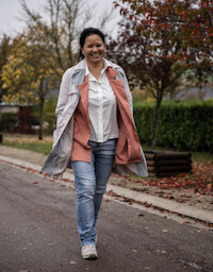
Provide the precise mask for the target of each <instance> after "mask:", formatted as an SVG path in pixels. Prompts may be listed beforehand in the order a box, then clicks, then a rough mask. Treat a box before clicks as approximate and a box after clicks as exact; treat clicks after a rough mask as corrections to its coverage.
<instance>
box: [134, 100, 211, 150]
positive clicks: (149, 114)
mask: <svg viewBox="0 0 213 272" xmlns="http://www.w3.org/2000/svg"><path fill="white" fill-rule="evenodd" d="M154 113H155V103H154V102H149V103H148V102H144V103H136V104H134V118H135V124H136V127H137V130H138V133H139V138H140V141H141V142H142V143H146V144H149V145H150V144H151V140H152V129H153V122H154ZM157 145H159V146H164V147H168V148H173V149H176V150H182V151H188V150H190V151H209V152H212V151H213V100H207V101H181V102H174V101H165V102H163V103H162V106H161V112H160V122H159V129H158V136H157Z"/></svg>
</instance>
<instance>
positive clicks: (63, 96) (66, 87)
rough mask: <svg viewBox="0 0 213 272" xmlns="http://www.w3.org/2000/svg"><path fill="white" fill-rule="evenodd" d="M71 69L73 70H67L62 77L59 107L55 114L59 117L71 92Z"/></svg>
mask: <svg viewBox="0 0 213 272" xmlns="http://www.w3.org/2000/svg"><path fill="white" fill-rule="evenodd" d="M71 69H72V68H69V69H67V70H66V71H65V73H64V74H63V77H62V81H61V85H60V90H59V95H58V101H57V106H56V109H55V113H56V115H57V116H59V115H60V114H61V113H62V112H63V109H64V107H65V105H66V103H67V99H68V95H69V92H71V76H70V75H71Z"/></svg>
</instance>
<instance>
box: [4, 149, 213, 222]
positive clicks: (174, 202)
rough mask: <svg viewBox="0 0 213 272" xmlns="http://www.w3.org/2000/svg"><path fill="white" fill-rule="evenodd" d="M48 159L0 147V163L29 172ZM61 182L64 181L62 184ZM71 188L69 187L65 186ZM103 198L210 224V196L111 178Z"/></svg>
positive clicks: (212, 202) (68, 173)
mask: <svg viewBox="0 0 213 272" xmlns="http://www.w3.org/2000/svg"><path fill="white" fill-rule="evenodd" d="M46 157H47V156H45V155H43V154H41V153H37V152H32V151H29V150H22V149H16V148H12V147H6V146H2V145H0V160H2V161H4V162H6V163H12V164H13V165H15V166H19V167H20V166H21V167H23V168H26V169H27V168H28V169H32V170H36V171H37V172H39V171H40V169H41V165H43V163H44V161H45V159H46ZM65 179H66V182H64V184H65V186H67V185H68V184H69V183H72V185H73V181H74V175H73V172H72V170H70V169H68V170H67V171H66V173H65V174H64V180H65ZM61 182H63V180H62V181H61ZM68 186H70V185H68ZM106 196H109V197H110V196H113V197H115V198H117V199H119V198H120V199H122V201H124V202H127V203H129V204H132V203H136V204H139V205H143V206H145V207H147V208H154V209H158V210H161V211H168V212H169V213H175V214H178V215H181V216H185V217H187V218H192V219H196V220H199V221H202V222H208V223H211V224H213V196H212V195H200V194H196V193H194V192H193V191H191V190H187V189H184V190H183V189H181V190H180V189H179V190H176V189H160V188H158V187H154V186H144V185H142V184H141V183H134V182H132V181H130V180H129V178H128V177H119V176H117V175H113V174H112V175H111V177H110V179H109V182H108V186H107V193H106Z"/></svg>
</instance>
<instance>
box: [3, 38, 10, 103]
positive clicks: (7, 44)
mask: <svg viewBox="0 0 213 272" xmlns="http://www.w3.org/2000/svg"><path fill="white" fill-rule="evenodd" d="M11 48H12V41H11V39H10V37H8V36H7V35H4V36H3V38H2V39H1V41H0V103H1V102H2V96H3V91H4V93H5V92H6V90H3V87H2V86H3V81H2V69H3V67H4V65H5V64H6V63H7V58H8V56H9V53H10V51H11Z"/></svg>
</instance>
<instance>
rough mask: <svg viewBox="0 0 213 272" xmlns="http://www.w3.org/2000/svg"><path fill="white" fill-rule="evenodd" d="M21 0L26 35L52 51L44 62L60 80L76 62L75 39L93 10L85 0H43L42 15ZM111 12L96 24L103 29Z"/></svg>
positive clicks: (76, 39)
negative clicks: (43, 11)
mask: <svg viewBox="0 0 213 272" xmlns="http://www.w3.org/2000/svg"><path fill="white" fill-rule="evenodd" d="M21 3H22V8H23V12H24V18H25V22H26V24H27V27H28V29H30V33H31V35H28V38H29V40H34V41H35V40H37V44H38V45H39V44H42V46H47V47H48V48H49V50H50V52H51V54H49V56H48V57H47V61H48V63H49V65H50V67H51V68H52V69H53V70H54V72H55V76H56V77H57V79H58V81H60V80H61V77H62V74H63V73H64V71H65V70H66V69H67V68H69V67H71V66H73V65H75V64H76V62H77V61H78V56H79V52H78V50H79V46H78V38H79V36H80V33H81V32H82V30H83V29H84V28H85V26H86V25H89V24H92V20H93V17H95V12H96V10H95V8H92V7H88V2H86V1H85V0H46V6H45V13H44V14H42V13H35V12H33V11H31V10H30V9H29V8H28V6H27V4H26V2H25V0H21ZM86 5H87V6H86ZM113 14H114V12H113V10H110V11H109V12H106V13H105V14H104V16H103V17H102V18H100V19H99V26H100V27H101V28H104V26H105V25H106V24H107V22H109V21H110V20H111V18H112V17H113ZM45 18H48V19H46V20H45ZM97 27H98V26H97Z"/></svg>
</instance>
